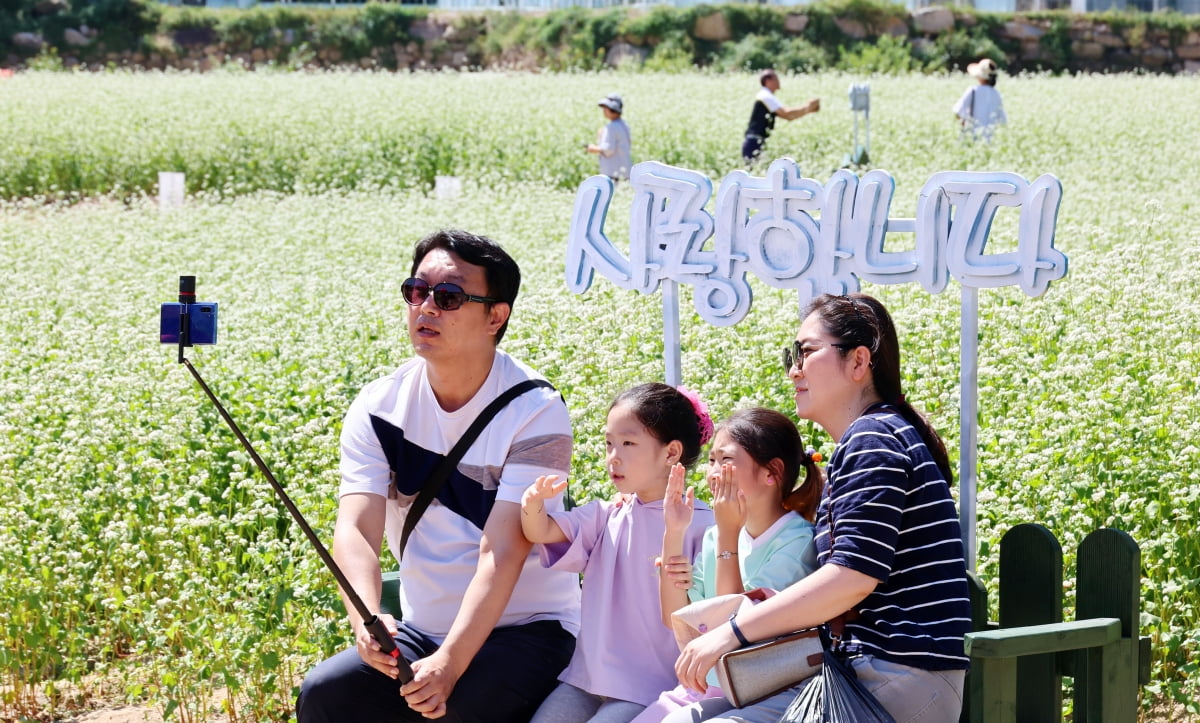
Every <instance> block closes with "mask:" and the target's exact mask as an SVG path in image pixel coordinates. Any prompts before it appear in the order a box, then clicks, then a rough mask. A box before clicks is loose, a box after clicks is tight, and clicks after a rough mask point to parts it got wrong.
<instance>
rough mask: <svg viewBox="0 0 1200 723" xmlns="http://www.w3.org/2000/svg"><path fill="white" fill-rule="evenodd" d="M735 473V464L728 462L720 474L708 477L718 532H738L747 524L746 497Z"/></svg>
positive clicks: (723, 465) (722, 467)
mask: <svg viewBox="0 0 1200 723" xmlns="http://www.w3.org/2000/svg"><path fill="white" fill-rule="evenodd" d="M735 471H736V470H735V469H734V466H733V464H732V463H730V462H726V463H724V464H722V465H721V469H720V471H719V472H716V473H714V474H711V475H709V477H708V483H709V488H710V490H711V491H712V501H713V504H712V508H713V516H714V517H716V520H717V529H718V530H729V531H734V532H736V531H737V530H741V529H742V526H743V525H745V524H746V496H745V495H744V494H743V493H742V491H741V490H740V489H738V486H737V482H735V481H734V479H733V475H734V472H735Z"/></svg>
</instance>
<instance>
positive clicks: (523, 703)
mask: <svg viewBox="0 0 1200 723" xmlns="http://www.w3.org/2000/svg"><path fill="white" fill-rule="evenodd" d="M392 283H393V286H392V288H393V289H394V291H395V293H396V295H397V296H398V297H402V298H403V299H404V302H405V303H406V304H407V307H408V338H409V342H410V343H411V345H412V351H413V356H412V358H411V359H409V360H408V361H406V362H405V363H404V364H402V365H401V366H400V367H399V368H398V369H397V370H396V371H395V372H393V373H392V374H389V375H388V376H386V377H383V378H381V379H377V380H375V381H373V382H371V383H370V384H368V385H367V386H366V387H364V388H363V390H362V391H361V392H360V393H359V394H358V397H357V398H356V399H355V400H354V403H353V404H351V405H350V410H349V411H348V412H347V414H346V419H345V423H344V424H343V426H342V434H341V465H340V469H341V477H342V482H341V489H340V491H339V500H338V513H337V524H336V527H335V529H334V533H333V555H334V558H335V559H336V560H337V562H338V565H339V566H340V567H341V569H342V570H343V571H344V572H345V574H346V577H347V579H348V580H349V582H350V584H351V586H352V587H353V588H354V589H355V591H356V592H358V594H359V595H361V596H362V598H363V600H364V601H365V602H366V604H367V606H368V607H369V608H371V609H372V610H378V609H379V602H380V598H381V595H382V592H381V590H382V581H381V573H380V556H381V543H382V542H384V541H385V540H386V542H387V544H388V547H389V548H390V549H391V554H392V555H393V556H395V558H396V559H398V560H399V562H400V580H401V586H400V609H401V611H402V612H403V616H402V619H401V620H394V619H393V618H392V616H391V615H386V614H382V613H381V614H380V615H379V618H380V619H381V620H382V621H383V622H384V624H385V625H386V626H387V627H388V629H389V631H390V632H391V633H392V636H393V638H395V641H396V645H397V646H398V647H399V649H400V651H401V652H402V653H403V655H404V657H405V658H406V659H408V660H410V661H412V670H413V672H414V674H415V677H414V678H413V679H412V680H411V681H409V682H407V683H404V684H401V683H399V682H398V680H397V679H398V678H399V672H398V666H397V663H396V661H395V660H393V659H392V658H391V657H390V656H389V655H387V654H385V653H383V652H382V651H381V650H380V647H379V643H378V642H376V641H375V640H374V639H372V637H371V636H370V634H369V633H368V632H367V630H366V629H365V627H364V625H363V620H362V619H361V617H360V616H359V615H358V614H357V613H356V612H355V610H354V608H353V607H352V606H351V605H349V604H347V605H346V608H347V610H349V618H350V621H349V622H350V628H351V630H352V631H353V636H354V647H351V648H348V649H346V650H343V651H342V652H341V653H338V654H337V655H334V656H333V657H331V658H328V659H326V660H324V661H322V662H321V663H319V664H317V666H316V667H315V668H313V670H312V671H311V672H310V673H309V674H308V675H307V676H306V677H305V678H304V683H303V685H302V686H301V688H300V698H299V701H298V704H297V710H296V718H297V720H298V721H299V723H340V722H341V721H406V722H410V723H416V722H418V721H424V720H426V719H429V718H445V720H447V721H457V722H460V723H467V722H471V723H490V722H491V721H527V720H529V718H530V716H532V715H533V713H534V711H536V710H537V708H538V706H539V705H540V704H541V702H542V699H544V698H545V697H546V696H547V695H549V694H550V691H552V690H554V687H555V686H556V685H558V680H557V679H558V674H559V673H560V672H562V670H563V668H565V667H566V665H567V663H568V662H569V661H570V660H571V655H572V654H573V653H574V651H575V634H576V633H577V632H578V630H579V601H580V593H579V576H578V575H576V574H573V573H566V572H559V571H554V570H547V569H546V568H544V567H542V565H541V562H540V561H539V557H538V555H539V552H538V550H536V549H534V546H533V544H532V543H530V542H529V541H528V540H526V539H525V536H524V535H523V534H522V533H521V496H522V495H523V494H524V492H525V489H526V488H527V487H529V486H530V485H531V484H533V482H534V480H536V479H537V478H539V477H542V476H545V475H558V476H559V477H562V478H565V477H566V475H567V473H568V472H569V471H570V468H571V443H572V437H571V418H570V416H569V415H568V413H567V406H566V404H565V403H564V402H563V400H562V397H560V396H559V394H558V392H557V391H555V390H554V389H553V388H547V387H536V388H532V389H529V390H528V391H526V392H525V393H523V394H520V395H519V396H516V397H515V398H513V399H511V400H510V401H509V402H508V404H507V405H506V406H502V407H501V408H500V410H499V411H498V412H496V414H495V416H494V417H492V418H491V420H490V421H489V422H488V423H487V425H486V426H485V427H484V428H483V431H482V433H481V434H480V435H479V436H478V437H477V438H476V439H475V441H474V443H473V444H471V445H470V447H469V448H468V449H467V451H466V454H465V455H464V456H463V457H462V458H461V459H460V460H459V461H458V463H457V465H455V466H454V468H453V469H452V470H450V473H449V476H448V477H446V478H445V479H444V482H445V483H444V484H443V485H441V487H440V489H437V490H434V489H433V488H432V487H430V492H428V493H426V495H427V496H429V497H431V502H430V503H429V505H428V507H424V508H423V507H422V506H421V505H419V504H415V502H416V501H417V500H420V499H424V498H425V497H423V496H422V492H423V489H424V488H425V485H426V484H427V479H428V478H429V477H431V476H432V474H431V472H432V471H433V470H434V469H435V468H437V467H438V466H439V464H440V463H441V461H442V460H444V459H445V458H446V457H447V456H448V455H449V453H450V450H451V449H452V448H453V447H454V446H455V445H456V442H457V441H458V440H459V439H460V438H461V437H462V436H463V435H464V433H465V431H466V430H467V429H468V428H469V427H470V426H471V425H472V423H473V422H474V421H475V420H476V419H479V418H481V417H482V415H481V412H483V411H484V410H485V409H487V408H488V407H489V406H490V405H491V403H492V402H493V401H495V400H497V399H498V398H500V397H502V396H503V395H504V394H505V393H506V392H507V391H508V390H511V389H513V388H514V387H517V386H518V385H523V383H525V382H526V381H527V380H534V381H539V380H540V381H544V380H543V379H542V377H541V375H540V374H538V373H537V372H535V371H534V370H533V369H531V368H530V367H528V366H527V365H525V364H523V363H521V362H519V361H517V360H516V359H514V358H513V357H511V356H509V355H508V354H506V353H505V352H503V351H502V350H500V349H499V348H497V345H498V344H499V343H500V339H501V338H503V336H504V331H505V329H506V328H507V326H508V321H509V315H510V314H511V313H512V307H513V303H514V302H515V301H516V298H517V291H518V289H519V288H520V285H521V271H520V269H519V268H518V267H517V262H516V261H514V260H513V258H512V257H511V256H509V255H508V253H507V252H505V251H504V249H502V248H501V247H500V246H499V245H498V244H496V243H495V242H494V241H492V240H491V239H488V238H486V237H483V236H477V235H475V234H471V233H467V232H466V231H458V230H443V231H438V232H436V233H434V234H432V235H430V236H427V237H425V238H424V239H422V240H421V241H420V242H419V243H417V246H416V249H415V250H414V252H413V260H412V271H411V277H410V278H409V279H407V280H405V281H403V282H399V279H396V280H395V281H394V282H392ZM524 386H528V385H524ZM522 388H523V387H522ZM545 504H546V506H547V508H548V509H549V510H550V511H551V512H557V511H559V510H561V509H562V502H561V500H559V499H554V500H546V501H545ZM421 509H424V510H425V512H424V514H423V515H421V514H420V510H421ZM417 518H419V522H417V521H416V520H417ZM414 524H415V526H414ZM407 533H411V535H409V534H407ZM405 541H407V545H405V544H404V543H405ZM402 553H403V556H402ZM390 564H394V563H390ZM647 565H649V563H647Z"/></svg>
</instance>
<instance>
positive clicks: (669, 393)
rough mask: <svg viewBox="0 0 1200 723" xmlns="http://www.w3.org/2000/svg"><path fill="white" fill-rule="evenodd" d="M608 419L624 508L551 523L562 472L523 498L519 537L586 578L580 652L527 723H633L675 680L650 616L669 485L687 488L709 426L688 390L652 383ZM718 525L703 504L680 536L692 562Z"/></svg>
mask: <svg viewBox="0 0 1200 723" xmlns="http://www.w3.org/2000/svg"><path fill="white" fill-rule="evenodd" d="M607 421H608V424H607V427H606V429H605V433H604V441H605V447H606V449H607V454H606V466H607V468H608V476H609V479H610V480H611V481H612V483H613V486H615V487H616V488H617V491H618V492H620V493H621V494H622V495H625V496H627V498H628V501H626V502H624V503H623V504H617V503H613V502H607V501H602V500H595V501H592V502H589V503H588V504H586V505H583V506H581V507H577V508H575V509H573V510H569V511H566V512H555V513H552V514H547V513H546V508H545V501H546V500H547V499H550V498H552V497H554V496H555V495H558V494H561V493H562V492H563V490H565V489H566V487H567V481H566V480H560V479H558V477H557V476H555V475H550V476H546V477H539V478H538V479H537V480H536V481H535V482H534V483H533V484H532V485H530V487H529V489H527V490H526V491H525V495H524V497H523V498H522V500H521V529H522V530H523V531H524V533H525V536H526V537H527V538H528V539H529V541H530V542H534V543H540V544H541V545H542V547H541V556H542V564H543V565H545V566H546V567H549V568H551V569H556V570H567V571H570V572H578V573H583V576H584V582H583V606H582V622H581V626H580V632H579V638H578V642H577V643H576V646H575V654H574V656H573V657H572V658H571V662H570V664H569V665H568V666H567V668H566V670H564V671H563V673H562V675H560V676H559V678H558V679H559V681H560V684H559V686H558V687H557V688H555V689H554V691H553V692H552V693H551V694H550V696H549V697H548V698H547V699H546V700H545V702H543V703H542V705H541V707H540V708H538V711H537V713H536V714H535V715H534V717H533V720H532V721H531V723H576V722H579V723H583V722H585V721H586V722H589V723H601V722H602V723H627V722H628V721H630V720H632V719H633V718H634V717H636V716H637V715H638V714H639V713H641V711H642V710H643V709H644V708H645V707H646V706H647V705H649V704H650V703H652V702H653V701H654V700H655V699H656V698H657V697H658V694H659V693H660V692H662V691H663V690H666V689H667V688H670V687H672V686H673V685H674V683H675V670H674V666H675V659H676V657H677V656H678V652H679V648H678V646H677V645H676V643H675V638H674V636H673V635H672V633H671V631H670V630H669V629H667V628H666V627H665V626H664V625H663V624H662V622H661V621H660V620H659V619H658V618H657V617H656V616H652V615H646V614H645V612H646V611H647V610H654V609H657V608H658V604H659V586H658V567H657V565H656V560H657V558H658V556H659V553H660V552H661V551H662V544H663V533H664V531H665V525H664V522H663V498H664V496H665V495H666V492H667V486H668V483H671V485H672V488H673V489H679V490H682V489H683V478H684V473H685V470H686V468H688V467H690V466H692V465H693V464H695V462H696V460H697V459H698V458H699V456H700V449H701V447H702V446H703V445H704V444H705V443H706V442H708V440H709V438H710V437H711V436H712V429H713V423H712V419H711V418H710V417H709V416H708V410H707V408H706V407H705V406H704V404H703V403H702V402H701V401H700V400H699V399H698V398H696V396H695V395H694V394H692V393H691V392H687V391H686V390H680V389H675V388H673V387H669V386H667V385H665V384H658V383H650V384H641V385H639V386H636V387H633V388H631V389H629V390H627V391H625V392H622V393H621V394H620V395H619V396H618V397H617V398H616V400H615V401H614V402H613V403H612V406H611V407H609V410H608V420H607ZM713 523H714V518H713V514H712V510H710V509H709V508H708V507H707V506H706V505H704V504H703V503H700V502H697V503H696V511H695V515H694V516H693V519H692V522H691V524H690V525H688V526H687V528H686V530H685V531H684V535H683V537H684V541H683V555H684V556H685V557H687V559H693V558H694V557H695V556H696V555H697V554H698V553H699V552H700V548H701V540H702V538H703V536H704V531H705V529H706V528H707V527H709V526H710V525H712V524H713Z"/></svg>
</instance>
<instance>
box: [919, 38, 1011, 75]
mask: <svg viewBox="0 0 1200 723" xmlns="http://www.w3.org/2000/svg"><path fill="white" fill-rule="evenodd" d="M914 54H917V53H914ZM918 55H919V54H918ZM980 58H991V59H992V60H994V61H996V64H997V65H998V66H999V67H1001V68H1003V67H1004V65H1005V63H1006V60H1005V58H1006V56H1005V54H1004V51H1002V50H1001V49H1000V48H999V47H998V46H997V45H996V43H995V42H994V41H993V40H992V39H991V37H989V36H988V35H986V34H983V33H980V32H979V31H978V29H977V28H976V29H971V30H966V29H959V30H952V31H950V32H946V33H942V34H941V35H939V36H938V37H937V38H936V39H935V40H934V43H933V50H932V51H930V52H927V53H926V54H925V55H924V57H922V58H921V60H922V61H923V62H924V63H925V64H926V65H927V66H928V67H934V68H944V69H946V70H966V67H967V66H968V65H969V64H971V63H974V62H975V61H977V60H979V59H980Z"/></svg>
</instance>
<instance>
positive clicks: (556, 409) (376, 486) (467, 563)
mask: <svg viewBox="0 0 1200 723" xmlns="http://www.w3.org/2000/svg"><path fill="white" fill-rule="evenodd" d="M540 378H541V376H540V375H538V374H537V373H536V372H534V371H533V370H532V369H530V368H529V367H528V366H526V365H524V364H522V363H521V362H518V361H517V360H515V359H513V358H512V357H510V356H509V355H507V354H505V353H504V352H501V351H499V350H497V352H496V359H495V362H494V363H493V364H492V370H491V373H490V374H489V376H488V378H487V380H486V381H485V382H484V384H483V387H481V388H480V390H479V392H478V393H477V394H476V395H475V397H474V398H473V399H472V400H471V401H470V402H468V403H467V404H466V405H465V406H464V407H462V408H461V409H458V410H455V411H454V412H447V411H445V410H443V409H442V407H441V405H440V404H438V402H437V399H436V398H435V397H434V394H433V389H432V388H431V387H430V386H429V381H428V378H427V377H426V367H425V360H423V359H421V358H419V357H418V358H414V359H412V360H410V361H408V362H407V363H405V364H404V365H403V366H401V367H400V368H399V369H397V370H396V371H395V372H394V373H392V374H391V375H389V376H387V377H384V378H382V379H378V380H376V381H374V382H372V383H371V384H368V385H367V386H366V387H364V388H363V390H362V391H361V392H360V393H359V395H358V397H357V398H356V399H355V400H354V403H353V404H351V406H350V409H349V411H348V412H347V414H346V419H345V423H344V425H343V427H342V437H341V448H342V455H341V465H340V469H341V475H342V483H341V489H340V492H339V494H341V495H347V494H357V493H366V494H373V495H380V496H385V497H390V499H388V501H387V518H386V522H385V534H386V537H387V542H388V547H389V548H390V549H391V550H392V553H393V554H394V555H396V556H397V557H399V555H398V553H399V547H400V536H401V531H402V529H403V527H404V518H405V515H406V513H407V510H408V509H409V507H410V506H411V504H412V502H413V499H415V497H416V495H417V494H418V493H419V492H420V489H421V487H422V485H423V484H424V483H425V480H426V478H427V477H428V475H429V474H430V473H431V472H432V470H433V468H434V467H436V466H437V463H438V462H440V461H441V459H442V458H444V457H445V455H446V454H447V453H449V451H450V449H451V448H452V447H453V446H454V444H455V443H456V442H457V441H458V439H459V437H461V436H462V434H463V432H465V431H466V429H467V427H469V426H470V425H471V423H472V422H473V421H475V418H476V417H477V416H478V415H479V413H480V412H481V411H483V409H484V408H485V407H486V406H487V405H488V404H490V403H491V402H492V400H494V399H495V398H496V397H498V396H500V394H502V393H503V392H504V391H505V390H507V389H509V388H511V387H512V386H514V385H516V384H518V383H520V382H523V381H525V380H527V379H540ZM571 443H572V436H571V420H570V417H569V415H568V413H567V408H566V405H565V404H563V401H562V398H561V397H560V396H559V394H558V392H556V391H555V390H553V389H548V388H537V389H533V390H531V391H528V392H526V393H524V394H522V395H521V396H519V397H517V398H516V399H513V400H512V401H511V402H509V404H508V405H507V406H506V407H504V408H503V409H502V410H500V412H499V413H498V414H497V415H496V416H495V417H494V418H493V419H492V421H491V422H490V423H488V425H487V427H485V428H484V430H483V432H482V433H481V434H480V435H479V437H478V439H476V441H475V443H474V444H472V445H471V448H470V449H469V450H467V453H466V454H465V455H464V456H463V458H462V460H460V461H459V463H458V466H457V469H456V470H455V471H454V472H452V473H451V475H450V478H449V479H448V480H447V481H446V483H445V484H444V485H443V486H442V488H441V491H440V492H439V493H438V496H437V498H436V499H435V500H434V501H433V503H432V504H430V506H429V508H428V509H427V510H426V511H425V514H424V515H423V516H422V517H421V520H420V522H419V523H418V524H417V526H416V527H415V528H414V530H413V532H412V534H411V536H410V537H409V540H408V546H407V547H406V549H405V551H404V557H403V559H402V560H401V562H400V579H401V586H400V604H401V610H402V612H403V618H404V621H405V622H406V623H407V624H408V625H410V626H412V627H413V628H416V629H417V630H418V631H420V632H421V633H422V634H424V635H427V636H428V637H430V638H432V639H433V640H434V641H435V642H437V643H439V644H441V642H442V641H443V640H444V639H445V637H446V635H447V634H448V633H449V631H450V626H451V625H452V624H453V622H454V619H455V617H456V616H457V614H458V610H459V606H460V605H461V603H462V600H463V597H464V595H465V593H466V590H467V586H468V584H469V583H470V581H471V579H472V578H473V577H474V575H475V571H476V568H477V566H478V563H479V544H480V540H481V538H482V534H483V526H484V523H485V522H486V520H487V517H488V515H489V514H490V512H491V509H492V505H493V504H494V503H496V502H510V503H515V504H518V505H519V504H520V502H521V495H522V493H523V492H524V491H525V488H526V487H528V486H529V485H530V484H532V483H533V481H534V479H536V478H537V477H538V476H539V475H547V474H557V475H559V476H560V478H562V479H566V477H567V474H568V472H569V470H570V460H571ZM393 470H395V480H396V485H395V488H394V489H392V488H391V485H390V484H389V483H390V480H391V476H392V475H391V473H392V471H393ZM561 504H562V502H561V497H560V498H556V499H554V500H548V501H547V509H548V510H554V509H556V508H557V509H561ZM579 599H580V593H579V579H578V577H577V576H576V575H571V574H568V573H564V572H555V571H550V570H547V569H545V568H544V567H542V565H541V563H540V562H539V559H538V549H537V548H536V547H535V548H534V549H533V550H532V551H531V552H530V554H529V556H528V558H527V559H526V560H525V563H524V568H523V570H522V572H521V577H520V579H519V580H518V581H517V585H516V588H515V589H514V590H513V594H512V598H511V599H510V600H509V603H508V606H507V607H506V608H505V609H504V613H503V615H502V616H501V618H500V620H499V622H498V623H497V625H498V626H509V625H519V624H524V623H530V622H534V621H537V620H558V621H560V622H561V623H562V625H563V627H564V628H565V629H566V630H568V631H570V632H571V633H572V634H576V633H578V630H579Z"/></svg>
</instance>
